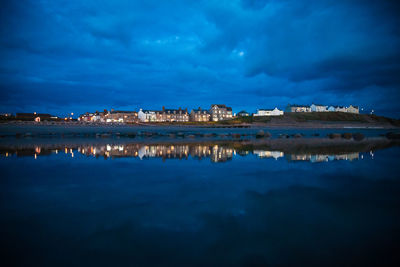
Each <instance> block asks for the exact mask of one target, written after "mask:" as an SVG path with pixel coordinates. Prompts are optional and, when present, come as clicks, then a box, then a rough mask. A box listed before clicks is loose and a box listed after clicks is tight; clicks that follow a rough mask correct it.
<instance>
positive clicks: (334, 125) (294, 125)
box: [0, 121, 400, 130]
mask: <svg viewBox="0 0 400 267" xmlns="http://www.w3.org/2000/svg"><path fill="white" fill-rule="evenodd" d="M24 126H34V127H37V128H41V127H53V126H54V127H57V126H63V127H65V128H96V127H102V128H110V129H112V128H117V127H123V128H132V129H135V128H140V127H149V128H153V127H157V128H164V129H168V128H187V129H193V128H200V129H214V128H215V129H220V128H222V129H224V128H227V129H229V128H232V129H235V128H250V129H257V128H271V129H394V130H395V129H400V127H399V126H395V125H392V124H389V123H372V122H370V123H365V122H337V121H332V122H331V121H307V122H290V123H288V122H282V123H276V122H270V123H260V122H254V123H241V124H224V123H199V124H182V123H139V124H125V123H82V122H30V121H29V122H23V121H13V122H2V123H0V130H1V128H8V127H21V128H22V127H24Z"/></svg>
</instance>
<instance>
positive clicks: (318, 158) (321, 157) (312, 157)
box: [287, 152, 359, 163]
mask: <svg viewBox="0 0 400 267" xmlns="http://www.w3.org/2000/svg"><path fill="white" fill-rule="evenodd" d="M287 159H288V160H289V161H310V162H314V163H315V162H326V161H333V160H349V161H353V160H358V159H359V153H358V152H353V153H347V154H338V155H326V154H291V155H288V157H287Z"/></svg>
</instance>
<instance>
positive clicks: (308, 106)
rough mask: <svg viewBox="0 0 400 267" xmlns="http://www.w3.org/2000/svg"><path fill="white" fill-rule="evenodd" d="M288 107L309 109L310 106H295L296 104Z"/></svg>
mask: <svg viewBox="0 0 400 267" xmlns="http://www.w3.org/2000/svg"><path fill="white" fill-rule="evenodd" d="M288 106H289V107H293V108H309V107H310V106H306V105H297V104H293V105H291V104H289V105H288Z"/></svg>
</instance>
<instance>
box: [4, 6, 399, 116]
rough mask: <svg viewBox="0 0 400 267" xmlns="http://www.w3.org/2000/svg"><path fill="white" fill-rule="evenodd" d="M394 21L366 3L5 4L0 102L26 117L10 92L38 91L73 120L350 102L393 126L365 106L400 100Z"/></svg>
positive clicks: (391, 108) (389, 12) (392, 11)
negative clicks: (92, 113) (118, 113)
mask: <svg viewBox="0 0 400 267" xmlns="http://www.w3.org/2000/svg"><path fill="white" fill-rule="evenodd" d="M398 11H400V9H399V4H397V2H396V1H380V2H379V3H378V2H376V1H361V0H352V1H344V0H339V1H315V0H307V1H306V2H304V1H303V2H301V3H300V2H298V1H294V0H285V1H275V0H242V1H239V0H238V1H183V0H173V1H168V2H160V1H155V0H150V1H146V2H143V1H124V0H118V1H102V2H100V3H99V2H98V1H85V2H84V3H82V2H71V1H44V0H43V1H30V0H24V1H5V3H4V8H2V11H1V12H2V13H1V15H2V21H1V24H0V25H1V26H0V33H1V35H0V59H1V62H0V75H1V81H0V85H1V87H0V88H1V90H2V92H1V94H2V95H3V96H4V98H3V99H2V100H0V104H1V106H2V108H3V109H5V108H7V109H8V110H2V111H13V110H15V109H16V108H17V107H18V109H23V108H29V106H30V105H34V103H33V102H30V99H24V100H21V99H18V98H16V97H17V94H16V93H15V92H27V93H28V94H29V92H32V91H34V90H38V91H43V92H44V93H43V94H45V95H48V96H50V97H49V98H46V97H45V98H43V100H42V101H41V103H42V106H43V108H44V109H49V110H50V109H51V110H54V111H55V112H58V111H62V110H63V108H64V107H63V106H64V104H63V103H62V101H60V102H59V103H57V105H58V111H57V110H55V109H53V106H54V105H53V104H54V103H53V102H52V101H53V99H60V98H63V99H64V101H65V103H68V105H70V104H71V105H74V106H75V107H76V108H77V109H78V110H86V109H88V108H91V107H93V106H97V105H100V104H105V105H106V104H107V103H110V105H114V104H121V105H122V104H124V105H125V104H126V106H130V105H129V103H128V101H133V102H132V103H135V104H132V105H131V106H146V107H148V106H158V105H164V104H165V105H171V106H176V105H182V103H187V105H188V106H189V105H194V106H196V107H197V106H199V105H201V106H207V105H209V104H210V103H212V102H215V101H218V102H225V103H232V105H233V104H238V109H243V108H245V109H255V108H257V106H256V105H260V102H262V103H265V104H264V106H277V105H285V104H287V102H288V101H290V102H302V101H305V102H307V101H313V100H314V99H320V100H321V102H330V103H333V104H341V103H336V101H337V102H340V101H343V100H342V99H346V101H353V100H354V101H356V102H355V103H354V104H357V105H365V106H374V105H376V106H378V105H379V106H380V107H381V112H382V113H385V112H386V114H389V113H390V114H391V115H395V116H398V114H400V109H399V108H397V105H394V104H393V101H389V100H388V101H386V102H387V104H385V105H382V103H381V102H377V101H376V99H375V98H374V97H373V96H371V97H366V96H367V95H368V92H371V93H372V92H375V89H372V88H380V95H381V96H382V98H381V101H382V100H385V99H390V100H392V99H395V100H399V99H400V93H399V89H400V81H399V78H398V75H397V74H398V73H399V70H400V68H399V64H398V62H399V59H400V53H399V51H398V47H399V46H400V30H399V29H400V27H398V26H399V25H400V23H399V22H400V19H399V17H398V13H399V12H398ZM38 84H40V87H39V86H38ZM64 86H68V87H69V88H72V89H71V90H72V91H82V90H86V91H88V93H87V96H88V97H87V98H85V100H84V101H83V102H79V103H78V101H75V100H76V99H74V97H76V96H75V95H65V94H64V91H65V90H66V89H65V87H64ZM110 92H112V93H114V94H115V95H113V96H110ZM85 94H86V93H85ZM21 95H23V93H21ZM60 95H62V97H60ZM89 95H92V97H89ZM94 95H95V96H94ZM361 96H362V97H361ZM257 97H259V98H258V99H257ZM121 98H123V99H125V100H124V101H121V100H119V99H121ZM45 99H47V100H45ZM360 100H362V101H363V102H362V103H359V102H358V101H360ZM32 101H33V100H32ZM163 101H164V102H166V101H169V102H168V103H162V102H163ZM197 101H201V103H198V102H197ZM334 102H335V103H334ZM243 103H245V104H243ZM234 108H235V107H234Z"/></svg>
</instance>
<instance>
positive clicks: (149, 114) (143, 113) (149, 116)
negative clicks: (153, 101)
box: [138, 109, 157, 122]
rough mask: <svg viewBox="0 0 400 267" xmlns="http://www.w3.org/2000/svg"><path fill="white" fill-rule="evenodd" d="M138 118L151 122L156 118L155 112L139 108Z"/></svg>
mask: <svg viewBox="0 0 400 267" xmlns="http://www.w3.org/2000/svg"><path fill="white" fill-rule="evenodd" d="M138 118H139V120H140V121H141V122H152V121H156V120H157V116H156V112H155V111H153V110H143V109H140V110H139V112H138Z"/></svg>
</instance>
